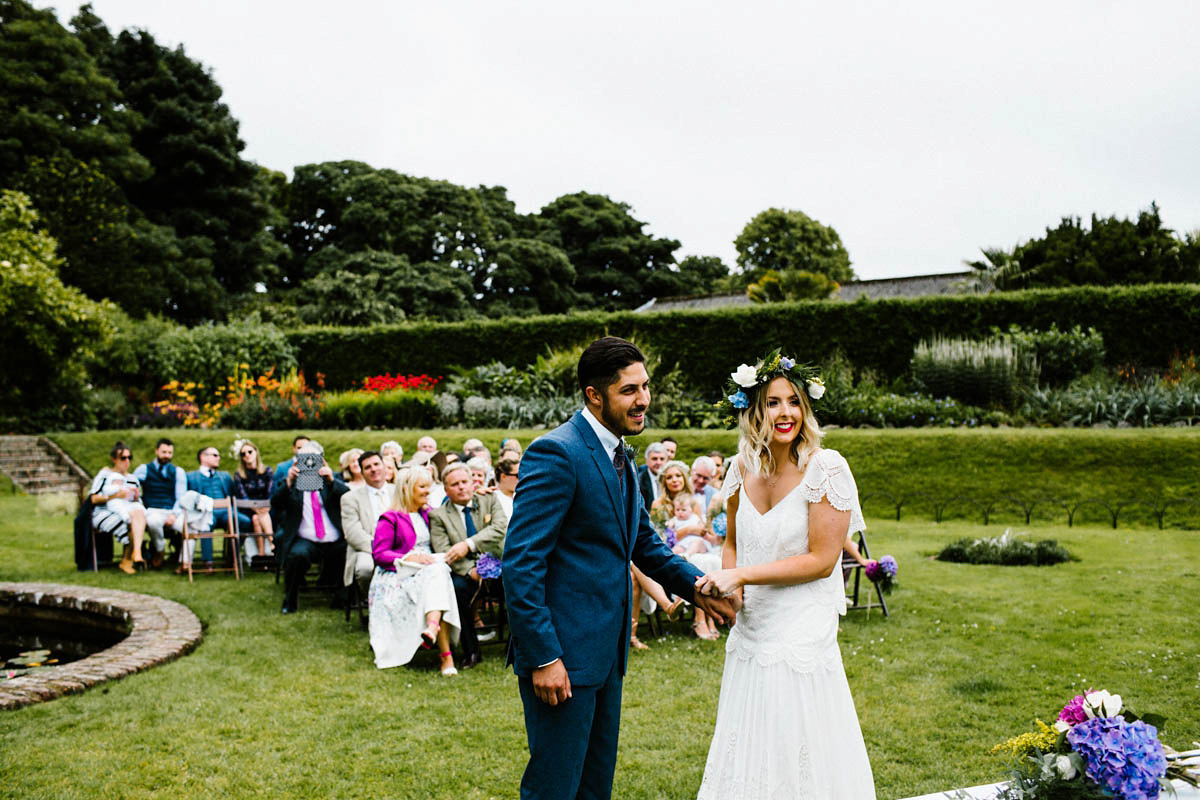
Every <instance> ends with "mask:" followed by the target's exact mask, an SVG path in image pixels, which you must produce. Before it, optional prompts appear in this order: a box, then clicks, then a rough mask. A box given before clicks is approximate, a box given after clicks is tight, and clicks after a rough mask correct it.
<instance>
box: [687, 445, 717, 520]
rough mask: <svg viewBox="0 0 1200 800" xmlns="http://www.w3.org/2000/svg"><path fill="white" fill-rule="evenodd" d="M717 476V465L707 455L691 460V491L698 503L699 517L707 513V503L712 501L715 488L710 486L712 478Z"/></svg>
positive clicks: (702, 517)
mask: <svg viewBox="0 0 1200 800" xmlns="http://www.w3.org/2000/svg"><path fill="white" fill-rule="evenodd" d="M716 476H717V465H716V464H715V463H714V462H713V460H712V459H711V458H709V457H708V456H699V457H697V458H696V460H695V461H693V462H692V491H693V492H694V493H695V495H696V500H698V501H699V503H700V516H701V519H706V517H705V516H704V515H705V514H707V513H708V505H709V503H711V502H712V499H713V495H715V494H716V493H717V490H716V489H714V488H713V487H712V485H711V484H712V479H713V478H715V477H716Z"/></svg>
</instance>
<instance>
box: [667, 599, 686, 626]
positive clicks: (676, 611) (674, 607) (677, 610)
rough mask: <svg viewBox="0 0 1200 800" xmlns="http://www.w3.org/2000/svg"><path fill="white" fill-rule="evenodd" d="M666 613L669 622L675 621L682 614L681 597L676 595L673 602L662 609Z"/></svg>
mask: <svg viewBox="0 0 1200 800" xmlns="http://www.w3.org/2000/svg"><path fill="white" fill-rule="evenodd" d="M663 611H665V612H666V614H667V619H669V620H671V622H676V621H678V619H679V618H680V617H682V616H683V598H682V597H676V598H675V602H673V603H671V605H669V606H667V607H666V608H664V609H663Z"/></svg>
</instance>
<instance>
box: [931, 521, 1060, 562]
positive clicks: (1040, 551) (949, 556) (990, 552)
mask: <svg viewBox="0 0 1200 800" xmlns="http://www.w3.org/2000/svg"><path fill="white" fill-rule="evenodd" d="M937 558H938V561H951V562H955V563H959V564H999V565H1002V566H1010V567H1011V566H1035V567H1043V566H1048V565H1051V564H1061V563H1063V562H1064V561H1070V560H1071V554H1070V553H1069V552H1067V549H1066V548H1065V547H1063V546H1062V545H1060V544H1059V543H1058V542H1056V541H1054V540H1053V539H1044V540H1042V541H1040V542H1026V541H1022V540H1020V539H1018V538H1016V537H1015V536H1013V535H1012V531H1011V530H1006V531H1005V532H1004V533H1003V535H1001V536H995V537H991V538H985V539H959V540H958V541H956V542H951V543H950V544H948V545H946V546H945V547H944V548H942V551H941V552H940V553H938V556H937Z"/></svg>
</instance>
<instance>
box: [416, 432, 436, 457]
mask: <svg viewBox="0 0 1200 800" xmlns="http://www.w3.org/2000/svg"><path fill="white" fill-rule="evenodd" d="M437 449H438V446H437V440H436V439H434V438H433V437H432V436H422V437H421V438H420V439H417V452H418V453H430V454H433V453H436V452H437Z"/></svg>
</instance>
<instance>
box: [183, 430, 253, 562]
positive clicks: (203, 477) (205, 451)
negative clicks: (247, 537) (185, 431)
mask: <svg viewBox="0 0 1200 800" xmlns="http://www.w3.org/2000/svg"><path fill="white" fill-rule="evenodd" d="M196 460H197V461H199V462H200V466H199V468H197V469H194V470H192V471H191V472H189V473H188V474H187V488H189V489H191V490H192V491H195V492H199V493H200V494H202V495H205V496H207V497H211V498H212V499H213V500H228V499H230V498H232V497H233V476H232V475H230V474H229V473H228V472H226V471H225V470H223V469H219V467H220V466H221V451H220V450H218V449H217V448H215V447H213V446H212V445H209V446H207V447H201V448H200V451H199V452H198V453H196ZM231 503H232V501H231ZM230 524H231V523H230V521H229V509H228V508H214V509H213V516H212V527H213V529H214V530H215V529H217V528H224V529H225V530H232V529H231V528H230V527H229V526H230ZM237 525H238V531H239V532H240V531H245V532H246V533H250V532H251V531H253V530H254V522H253V520H251V519H250V517H249V516H248V515H246V514H244V513H242V512H241V511H239V512H237ZM189 544H190V543H189ZM183 558H184V559H185V560H184V561H181V562H180V567H181V568H182V567H184V566H185V565H186V563H187V561H190V560H191V558H192V550H191V548H190V547H185V548H184V553H183ZM235 558H236V555H235ZM200 559H201V560H202V561H203V562H204V565H205V566H206V567H212V560H213V543H212V539H201V540H200Z"/></svg>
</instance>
